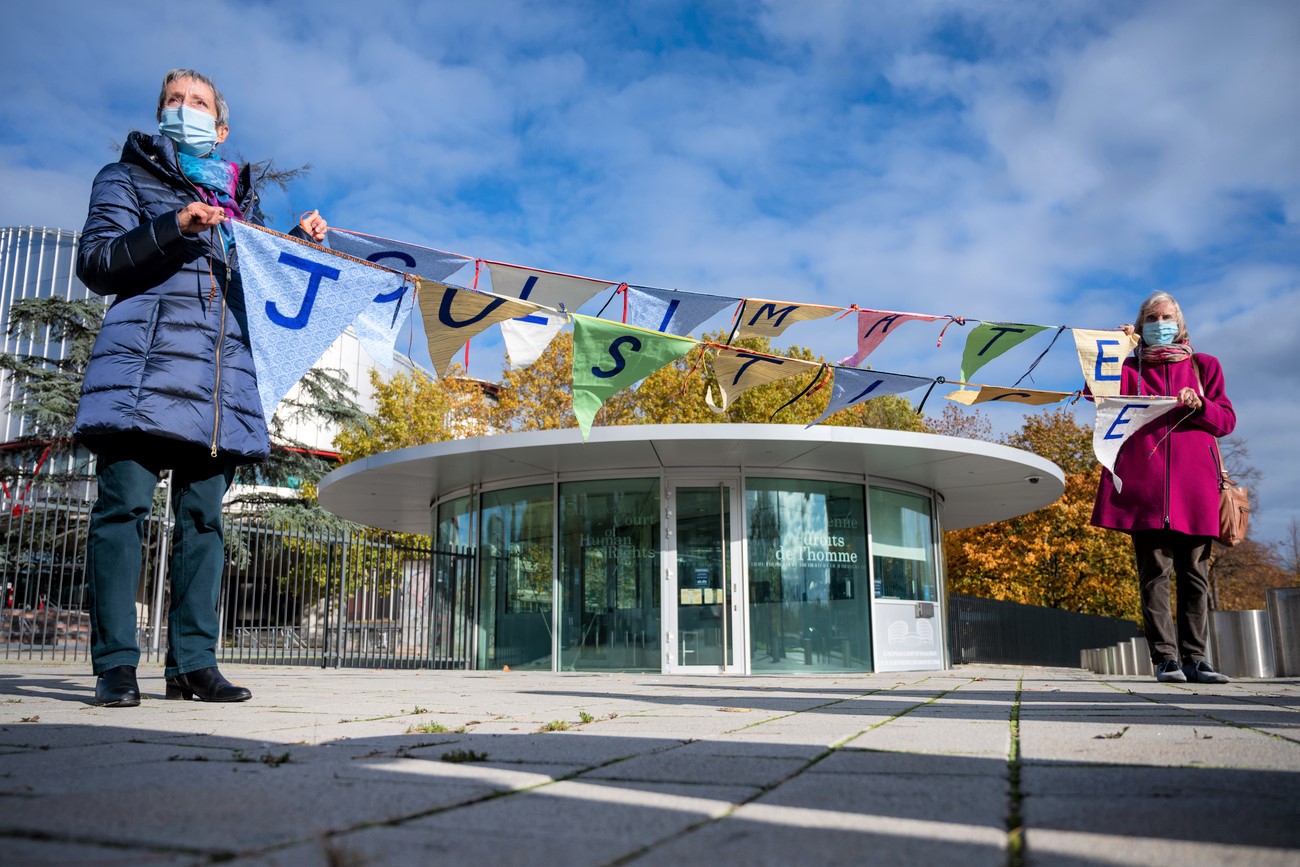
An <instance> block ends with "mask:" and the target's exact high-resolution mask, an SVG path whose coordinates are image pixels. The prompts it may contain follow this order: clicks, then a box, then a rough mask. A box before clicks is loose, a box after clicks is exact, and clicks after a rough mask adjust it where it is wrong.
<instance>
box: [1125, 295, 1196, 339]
mask: <svg viewBox="0 0 1300 867" xmlns="http://www.w3.org/2000/svg"><path fill="white" fill-rule="evenodd" d="M1164 301H1168V302H1169V303H1170V304H1172V305H1174V321H1175V322H1177V323H1178V336H1177V337H1175V338H1174V342H1175V343H1185V342H1186V341H1187V340H1188V339H1189V338H1188V335H1187V322H1186V320H1184V319H1183V308H1182V307H1179V306H1178V302H1177V301H1176V300H1175V299H1174V296H1172V295H1170V294H1169V293H1168V292H1163V291H1162V292H1152V293H1151V294H1150V295H1148V296H1147V300H1145V301H1143V302H1142V306H1141V307H1139V308H1138V315H1137V319H1135V320H1134V321H1133V325H1134V327H1135V328H1137V332H1138V336H1139V337H1140V336H1142V326H1143V325H1144V324H1145V323H1146V318H1147V314H1148V313H1150V312H1151V308H1152V307H1155V306H1156V305H1157V304H1160V303H1161V302H1164Z"/></svg>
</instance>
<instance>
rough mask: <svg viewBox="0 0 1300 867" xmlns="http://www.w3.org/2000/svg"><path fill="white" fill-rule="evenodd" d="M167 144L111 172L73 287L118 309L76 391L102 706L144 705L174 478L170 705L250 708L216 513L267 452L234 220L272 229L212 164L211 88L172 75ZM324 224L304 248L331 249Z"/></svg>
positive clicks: (243, 188) (229, 170) (313, 224)
mask: <svg viewBox="0 0 1300 867" xmlns="http://www.w3.org/2000/svg"><path fill="white" fill-rule="evenodd" d="M157 116H158V121H159V132H160V133H161V134H160V135H149V134H146V133H142V132H133V133H131V135H130V137H129V138H128V139H127V142H126V146H125V147H124V148H123V149H122V157H121V159H120V160H119V161H118V162H116V163H113V164H111V165H109V166H106V167H105V168H104V169H103V170H101V171H100V173H99V175H98V176H97V177H96V178H95V184H94V187H93V189H92V191H91V196H90V212H89V215H88V216H87V218H86V225H85V228H84V229H83V230H82V234H81V242H80V247H79V248H78V251H77V276H78V277H79V278H81V281H82V282H83V283H85V284H86V286H88V287H89V288H90V289H91V290H93V291H94V292H97V293H99V294H101V295H114V296H116V297H115V299H114V301H113V304H112V306H111V307H110V308H109V310H108V313H107V315H106V316H105V318H104V324H103V327H102V328H101V330H100V332H99V336H98V337H97V339H96V340H95V346H94V349H93V350H92V352H91V356H90V362H89V365H88V366H87V368H86V374H85V379H84V381H83V383H82V392H81V403H80V404H79V406H78V408H77V423H76V429H75V432H74V433H75V436H76V437H77V439H78V441H80V442H81V443H83V444H84V445H85V446H86V447H87V448H89V449H90V450H91V451H92V452H94V453H95V454H96V456H97V471H96V472H97V479H98V483H99V497H98V500H97V501H96V502H95V506H94V509H93V510H92V512H91V518H90V529H89V540H88V543H87V549H86V569H87V577H88V583H89V585H90V588H91V659H92V662H93V665H94V672H95V674H96V675H97V676H98V678H97V681H96V685H95V700H96V703H98V704H101V705H106V706H111V707H132V706H135V705H138V704H139V703H140V690H139V686H138V684H137V682H136V667H137V665H138V663H139V660H140V648H139V646H138V644H137V642H136V613H135V595H136V584H137V581H138V578H139V574H140V548H141V542H142V540H143V533H144V524H145V520H146V519H147V518H148V516H149V514H150V511H151V507H152V503H153V492H154V488H155V486H156V485H157V483H158V479H159V476H160V473H161V472H162V471H163V470H165V469H170V470H171V471H172V484H171V492H172V508H173V511H174V514H175V516H176V523H175V529H174V531H173V538H172V547H171V552H170V577H171V600H170V605H169V608H168V616H167V662H166V669H165V671H164V676H165V677H166V679H167V698H185V699H188V698H191V697H197V698H199V699H202V700H204V701H246V700H247V699H249V698H250V697H251V695H252V694H251V693H250V692H249V691H248V690H247V689H245V688H243V687H241V686H236V685H234V684H231V683H230V682H229V681H227V680H226V679H225V678H224V677H222V675H221V672H220V671H218V670H217V665H216V644H217V631H218V622H217V594H218V592H219V588H220V581H221V566H222V562H223V559H224V549H223V542H222V538H223V537H222V527H221V501H222V498H223V497H224V496H225V493H226V490H227V488H228V487H229V486H230V483H231V481H232V480H233V478H234V473H235V468H236V467H237V466H238V465H240V464H246V463H253V462H256V461H260V460H262V459H263V458H265V457H266V456H267V454H268V453H269V451H270V443H269V439H268V436H267V426H266V420H265V419H264V418H263V417H262V411H261V402H260V399H259V398H258V393H257V377H256V373H255V370H254V367H253V358H252V353H251V351H250V350H249V345H248V336H247V329H246V324H247V320H246V317H245V314H244V308H243V293H242V290H241V286H240V283H239V276H238V272H237V271H235V270H234V267H235V250H234V244H233V238H232V235H231V232H230V221H231V220H247V221H249V222H255V223H260V222H261V213H260V211H259V209H258V205H257V195H256V193H255V191H254V190H253V188H252V184H251V179H250V174H251V173H250V170H249V167H248V166H244V167H242V168H240V167H238V166H236V165H235V164H234V163H229V162H226V161H224V160H222V159H220V158H218V157H217V156H216V154H215V152H214V151H215V148H216V146H217V145H218V144H220V143H221V142H224V141H225V140H226V137H227V135H229V132H230V127H229V111H228V108H227V106H226V102H225V100H224V99H223V98H222V96H221V93H220V92H219V91H218V90H217V88H216V85H214V84H213V83H212V81H211V80H210V79H208V78H207V77H206V76H204V75H201V74H200V73H198V72H195V71H194V70H192V69H173V70H171V71H170V72H168V73H167V75H166V76H165V77H164V79H163V85H162V90H161V92H160V94H159V97H158V113H157ZM325 230H326V224H325V221H324V220H323V219H321V218H320V216H319V215H318V214H315V213H313V214H312V215H311V216H310V217H308V218H307V219H305V220H304V222H303V223H302V224H301V226H300V227H299V229H298V230H295V233H296V234H299V235H303V236H307V237H310V238H312V239H314V240H316V241H322V240H323V239H324V237H325Z"/></svg>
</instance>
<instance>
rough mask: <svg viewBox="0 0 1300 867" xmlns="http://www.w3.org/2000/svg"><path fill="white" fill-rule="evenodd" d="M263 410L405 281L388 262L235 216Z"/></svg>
mask: <svg viewBox="0 0 1300 867" xmlns="http://www.w3.org/2000/svg"><path fill="white" fill-rule="evenodd" d="M232 227H233V229H234V233H235V247H236V249H237V250H238V251H239V273H240V277H241V279H242V281H243V284H244V302H245V305H246V307H247V310H248V338H249V343H250V345H251V347H252V351H253V364H254V365H255V366H256V368H257V390H258V393H259V396H260V397H261V399H262V414H263V415H264V416H265V417H266V419H267V421H270V419H271V417H272V416H273V415H274V414H275V408H276V406H277V405H278V404H279V403H280V400H281V399H282V398H283V397H284V396H285V395H286V394H288V393H289V389H291V388H293V386H294V384H295V383H296V382H297V381H298V380H299V379H301V378H302V376H303V374H305V373H306V372H307V371H308V370H310V369H311V366H312V365H313V364H315V363H316V360H317V359H318V358H320V357H321V354H322V353H323V352H324V351H325V350H326V349H328V348H329V345H330V344H331V343H333V342H334V340H335V339H336V338H337V337H338V336H339V335H340V334H342V333H343V329H345V328H347V327H348V325H350V324H351V323H352V321H353V320H354V319H356V318H357V315H358V314H360V313H361V311H362V309H363V308H365V307H366V305H368V304H371V303H372V300H373V299H374V298H375V296H377V295H385V294H389V293H393V292H396V291H398V290H403V289H405V288H406V287H407V283H406V279H405V277H404V276H403V275H401V274H395V273H393V272H392V271H391V270H389V269H388V268H384V267H381V266H379V265H366V264H364V263H361V262H357V261H354V260H352V259H348V258H345V257H343V256H339V255H337V254H335V253H332V252H330V251H329V250H323V249H321V248H319V247H316V246H315V245H312V244H308V243H306V242H305V241H299V240H297V239H295V238H290V237H287V236H285V235H280V234H278V233H274V232H271V231H269V230H267V229H261V228H258V227H256V226H250V225H249V224H247V223H242V222H239V221H235V222H234V223H232Z"/></svg>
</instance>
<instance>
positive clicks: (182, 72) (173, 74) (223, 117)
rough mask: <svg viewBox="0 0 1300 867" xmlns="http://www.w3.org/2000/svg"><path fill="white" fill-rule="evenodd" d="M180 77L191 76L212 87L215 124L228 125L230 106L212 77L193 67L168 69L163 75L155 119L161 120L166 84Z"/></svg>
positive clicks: (165, 97) (165, 98)
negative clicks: (215, 112) (215, 116)
mask: <svg viewBox="0 0 1300 867" xmlns="http://www.w3.org/2000/svg"><path fill="white" fill-rule="evenodd" d="M182 78H192V79H194V80H195V81H200V82H202V83H204V84H206V85H207V86H208V87H210V88H212V96H213V97H214V98H215V99H216V101H217V104H216V106H214V107H215V108H216V110H217V126H230V106H229V105H227V104H226V98H225V97H224V96H222V95H221V91H220V90H218V89H217V85H216V83H215V82H213V80H212V79H210V78H208V77H207V76H206V75H204V74H203V73H201V72H198V71H197V70H193V69H170V70H168V71H167V74H166V75H164V76H163V83H162V87H161V88H160V89H159V91H158V117H157V118H156V119H157V120H162V113H163V104H164V103H165V102H166V101H167V86H168V85H170V84H171V83H172V82H174V81H180V80H181V79H182Z"/></svg>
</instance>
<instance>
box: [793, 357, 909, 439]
mask: <svg viewBox="0 0 1300 867" xmlns="http://www.w3.org/2000/svg"><path fill="white" fill-rule="evenodd" d="M932 382H934V380H933V379H930V378H928V377H925V376H909V375H907V374H902V373H882V372H881V371H878V370H857V369H854V368H851V367H837V368H835V381H834V382H833V383H831V401H830V403H829V404H827V406H826V411H825V412H824V413H822V414H821V416H819V417H818V419H817V420H816V421H814V422H813V423H812V424H810V425H808V427H812V426H813V425H814V424H821V423H822V422H823V421H825V420H826V419H828V418H830V417H831V416H833V415H834V414H835V413H837V412H839V411H840V410H842V409H848V408H849V407H851V406H854V405H855V404H859V403H862V402H864V401H868V400H871V399H872V398H873V397H884V396H885V395H887V394H901V393H903V392H905V391H911V390H912V389H914V388H920V387H921V386H923V385H929V384H930V383H932Z"/></svg>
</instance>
